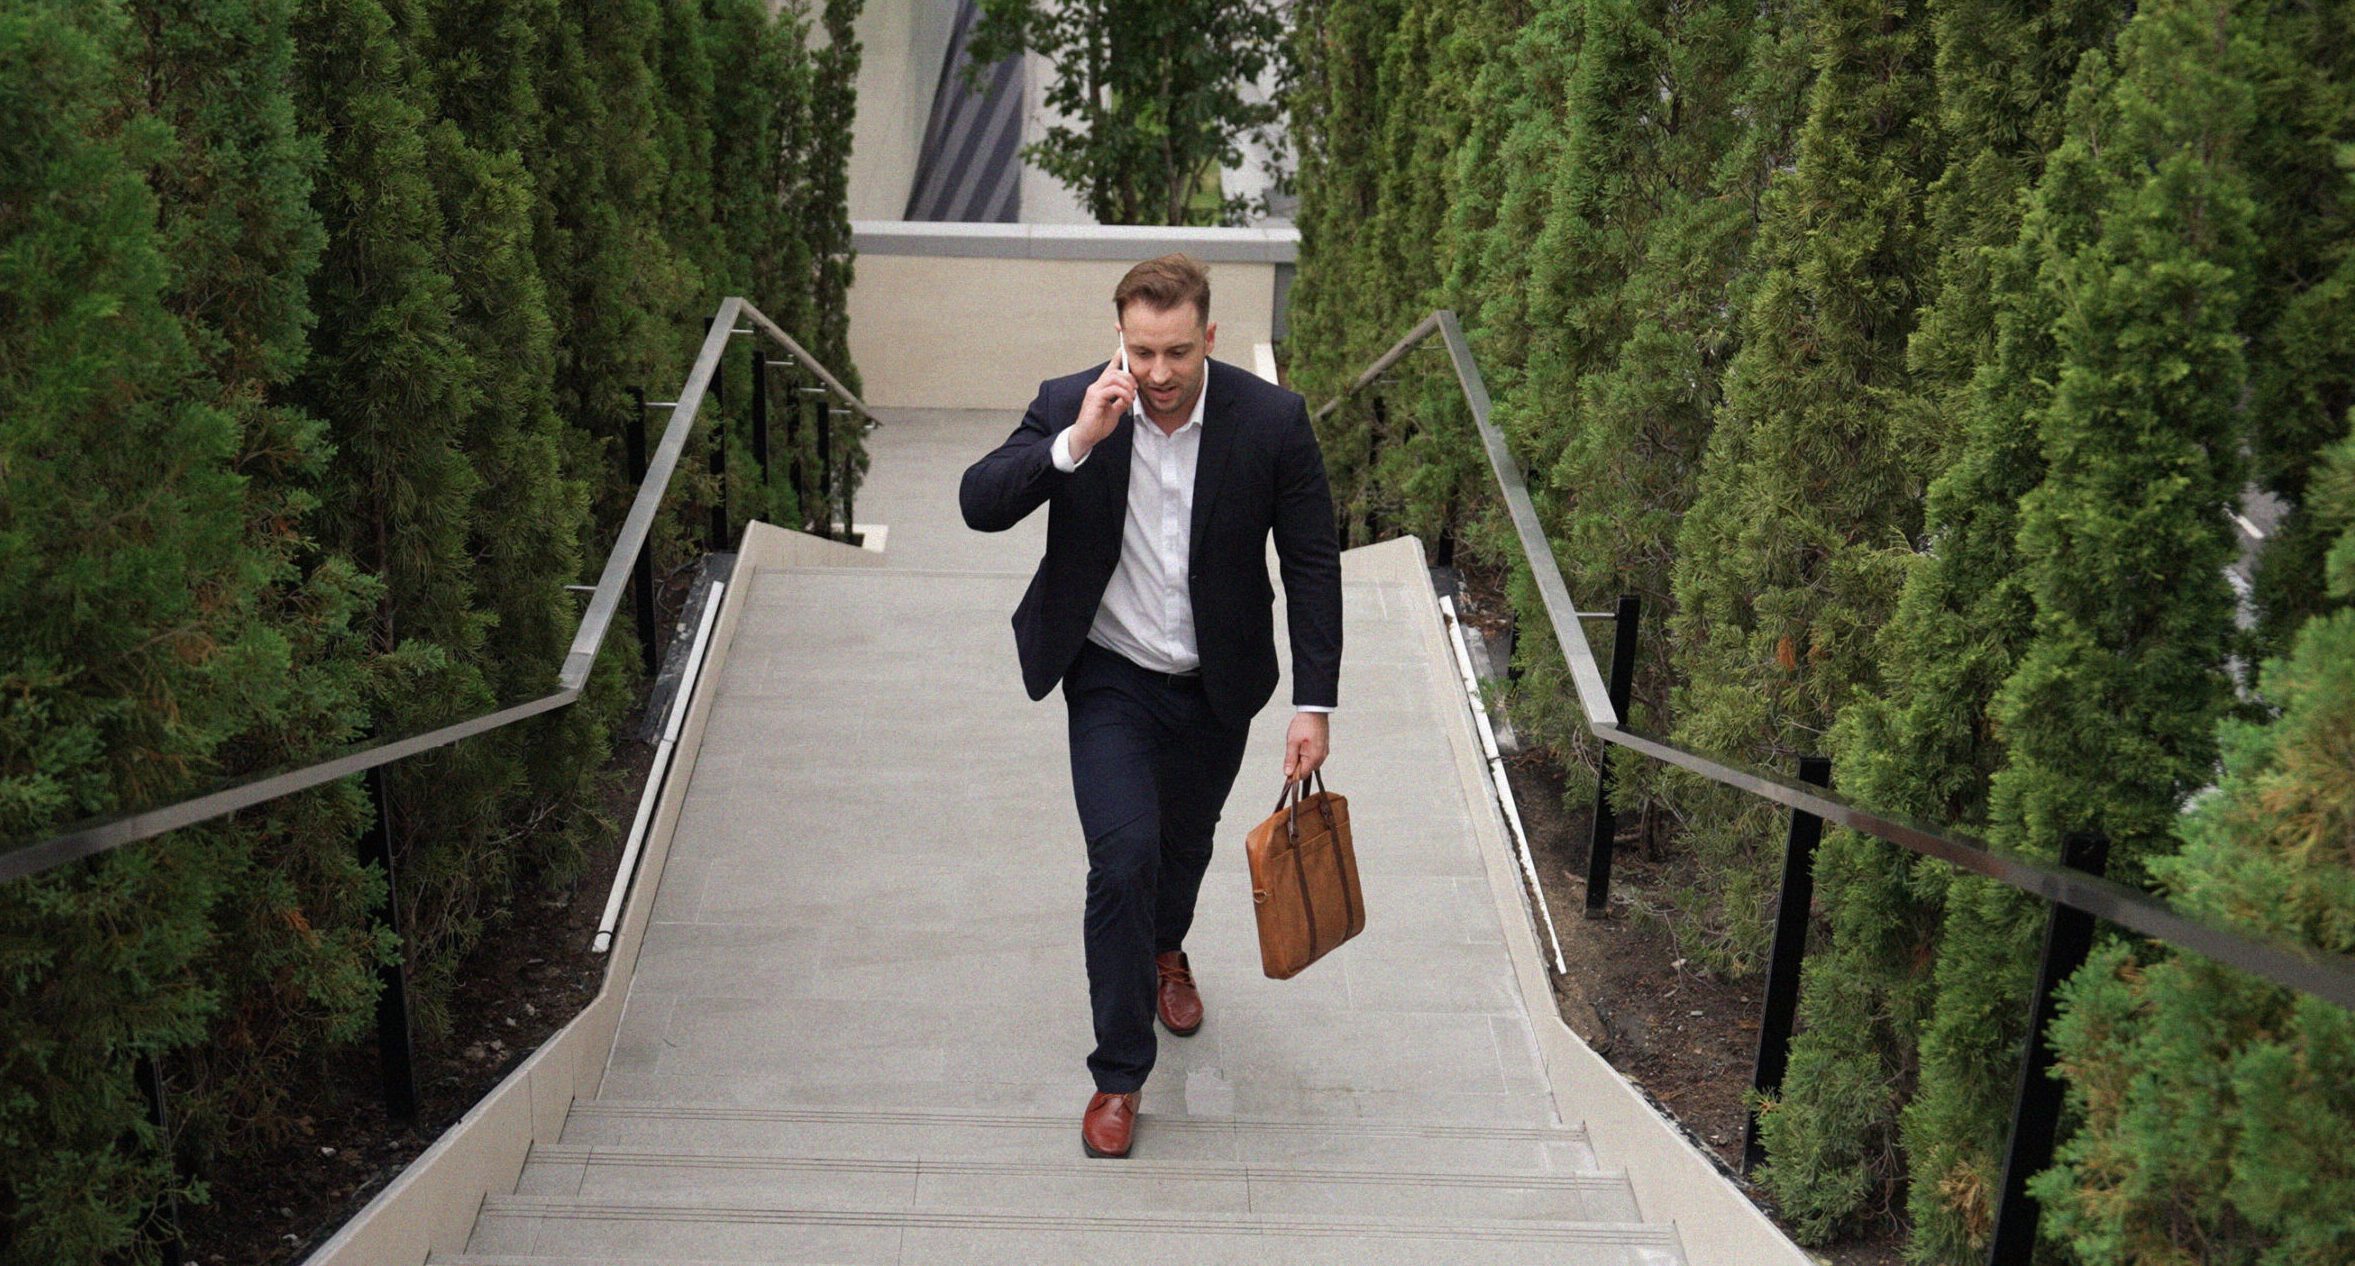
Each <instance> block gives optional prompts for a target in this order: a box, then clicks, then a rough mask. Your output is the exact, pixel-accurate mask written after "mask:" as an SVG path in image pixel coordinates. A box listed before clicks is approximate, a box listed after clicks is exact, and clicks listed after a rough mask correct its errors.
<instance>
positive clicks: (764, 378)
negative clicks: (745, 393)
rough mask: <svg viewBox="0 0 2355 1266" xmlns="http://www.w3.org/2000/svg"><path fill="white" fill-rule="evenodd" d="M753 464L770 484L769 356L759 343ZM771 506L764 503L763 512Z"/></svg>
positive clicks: (755, 362) (754, 350)
mask: <svg viewBox="0 0 2355 1266" xmlns="http://www.w3.org/2000/svg"><path fill="white" fill-rule="evenodd" d="M752 464H753V465H755V466H758V467H760V483H761V487H763V488H766V487H768V486H769V357H768V354H767V353H766V352H763V351H762V350H761V349H760V345H759V344H758V343H755V344H753V348H752ZM770 509H771V508H770V507H769V506H768V505H767V504H766V503H765V500H764V503H763V505H762V511H763V513H768V512H770Z"/></svg>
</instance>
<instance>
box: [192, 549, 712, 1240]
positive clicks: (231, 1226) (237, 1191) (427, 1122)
mask: <svg viewBox="0 0 2355 1266" xmlns="http://www.w3.org/2000/svg"><path fill="white" fill-rule="evenodd" d="M692 576H693V569H692V568H681V569H678V570H676V571H674V572H672V573H671V574H669V575H667V576H664V577H663V578H662V583H661V584H660V585H659V586H658V590H659V591H660V592H661V594H662V597H661V599H660V607H661V611H662V616H661V618H660V619H658V620H657V621H656V626H655V627H656V632H655V640H656V646H657V651H658V653H663V652H667V651H668V649H669V647H670V643H671V641H672V639H673V638H674V637H675V636H677V635H678V633H679V630H678V627H677V619H678V612H679V611H680V610H681V608H682V607H683V606H684V602H685V598H686V596H687V590H688V587H689V584H690V582H691V580H692ZM630 641H631V632H630V629H629V627H628V626H627V625H626V624H625V625H623V626H622V627H620V628H618V629H616V630H615V632H614V634H613V640H612V642H611V643H609V645H608V647H607V653H608V654H635V653H636V649H635V647H634V646H633V645H631V644H629V643H630ZM643 708H644V704H643V703H642V702H641V703H640V705H639V707H638V708H637V709H634V710H633V711H632V712H631V714H630V715H629V716H627V717H625V718H623V720H622V721H621V722H620V723H619V724H618V726H617V731H616V732H617V733H618V734H621V735H628V734H630V733H631V732H632V730H633V728H634V727H635V726H636V724H637V723H638V721H639V719H640V714H641V713H642V712H643ZM653 761H654V746H653V744H651V743H644V742H637V741H634V740H630V739H627V738H624V739H622V740H621V741H618V742H616V744H615V745H614V750H613V755H612V756H611V758H610V759H609V760H608V761H607V764H606V767H605V769H606V774H607V776H608V779H609V781H608V790H607V791H606V792H605V794H604V798H603V800H602V802H601V803H600V804H599V806H598V807H599V810H600V812H602V814H603V815H604V817H605V819H606V820H607V821H609V822H612V823H614V824H615V829H614V832H613V834H612V835H610V836H607V837H606V838H604V839H602V840H600V841H599V842H597V843H596V844H594V845H592V846H591V847H590V848H589V850H588V856H587V859H586V862H585V864H584V865H583V867H582V870H581V874H580V878H579V879H578V880H576V881H575V882H573V883H571V884H569V885H566V886H564V887H561V888H555V889H550V888H548V887H546V886H544V885H542V884H540V883H538V882H536V881H533V880H530V879H525V880H523V881H521V882H520V883H519V884H518V886H517V890H516V894H515V901H516V907H515V910H514V913H513V915H512V916H511V917H510V918H508V919H506V920H504V921H501V922H500V923H499V924H497V925H496V926H494V927H492V928H490V929H489V930H488V931H486V932H485V934H484V936H483V939H482V941H481V943H480V944H478V945H477V946H476V947H475V948H474V951H473V952H472V953H471V954H469V955H468V956H467V959H466V961H465V963H464V965H463V966H462V967H461V968H460V969H459V971H458V975H457V979H458V982H459V983H458V985H457V986H456V988H455V991H454V992H453V994H452V996H451V998H450V1004H449V1005H450V1032H449V1035H448V1036H447V1037H444V1038H440V1039H428V1038H427V1037H426V1036H425V1035H424V1034H422V1033H420V1034H418V1035H417V1037H416V1040H415V1054H416V1060H417V1096H418V1101H419V1102H418V1112H417V1117H418V1119H417V1121H416V1123H415V1124H413V1125H404V1124H401V1123H399V1122H396V1121H394V1120H392V1119H391V1118H390V1117H389V1116H387V1115H386V1113H385V1110H384V1099H383V1095H384V1091H383V1081H382V1079H381V1076H380V1075H379V1073H378V1066H377V1053H376V1043H375V1041H374V1039H373V1038H370V1039H368V1040H365V1041H362V1042H360V1043H359V1044H358V1045H356V1046H353V1047H351V1048H348V1049H345V1050H342V1051H338V1052H334V1053H332V1054H330V1055H329V1056H328V1057H327V1060H326V1062H325V1063H324V1064H323V1066H322V1067H321V1077H320V1080H319V1081H318V1082H316V1083H314V1084H313V1085H311V1086H309V1087H307V1088H305V1096H306V1100H307V1102H305V1103H304V1105H303V1106H300V1107H297V1108H294V1109H292V1110H291V1111H292V1117H293V1122H294V1125H295V1135H294V1137H293V1138H291V1139H289V1140H288V1142H287V1143H286V1145H285V1146H284V1147H282V1148H279V1149H277V1150H276V1151H274V1152H270V1153H266V1154H263V1155H258V1156H252V1157H246V1158H241V1160H240V1161H239V1162H238V1163H237V1164H236V1165H234V1166H233V1167H230V1168H229V1170H228V1171H227V1172H222V1173H217V1174H213V1175H211V1176H209V1179H208V1185H209V1186H210V1188H211V1196H212V1200H211V1203H210V1204H206V1205H189V1204H183V1205H181V1206H180V1211H179V1214H180V1234H181V1248H182V1252H181V1258H182V1260H183V1262H186V1263H198V1264H200V1266H215V1264H221V1266H228V1264H230V1263H235V1264H237V1266H245V1264H247V1263H251V1264H253V1266H278V1264H279V1263H292V1262H299V1261H301V1260H302V1259H303V1258H304V1257H306V1256H308V1255H309V1254H310V1253H311V1252H312V1251H313V1250H314V1249H316V1248H318V1247H319V1246H320V1245H321V1244H324V1243H326V1242H327V1240H328V1239H329V1238H330V1237H332V1236H333V1235H334V1234H335V1233H336V1232H337V1231H339V1230H341V1229H342V1228H343V1226H344V1224H345V1223H347V1222H349V1221H351V1219H352V1218H353V1216H355V1215H356V1214H358V1213H359V1212H360V1210H361V1209H362V1208H364V1207H366V1205H367V1203H368V1202H369V1201H370V1200H373V1199H375V1198H376V1195H377V1193H378V1192H380V1191H382V1190H384V1188H385V1186H386V1185H387V1184H389V1183H391V1182H392V1180H393V1179H395V1178H397V1177H399V1176H400V1174H401V1171H402V1170H404V1169H407V1168H408V1167H409V1165H410V1163H411V1162H413V1161H415V1160H416V1159H417V1158H418V1157H419V1156H420V1155H422V1154H424V1152H425V1149H426V1148H428V1147H430V1146H432V1145H433V1143H434V1141H435V1140H436V1139H438V1138H440V1137H441V1135H442V1134H443V1133H444V1132H446V1131H447V1130H448V1129H449V1128H450V1127H451V1126H452V1125H454V1124H456V1123H457V1121H458V1120H459V1118H461V1117H463V1116H465V1115H466V1113H467V1112H468V1111H470V1110H472V1109H473V1107H474V1106H475V1105H476V1104H478V1103H480V1102H481V1101H482V1098H483V1096H484V1095H487V1094H489V1093H490V1092H491V1090H492V1089H493V1088H494V1087H496V1086H497V1085H498V1084H499V1081H500V1079H501V1078H504V1077H505V1076H506V1075H507V1074H508V1073H509V1072H511V1071H513V1070H514V1068H515V1066H516V1065H517V1064H520V1063H522V1062H523V1060H524V1059H525V1058H527V1057H528V1056H530V1055H531V1053H532V1052H533V1051H536V1050H538V1049H539V1048H540V1046H541V1044H542V1043H544V1042H546V1041H547V1040H548V1039H549V1038H550V1037H552V1036H554V1035H555V1033H556V1031H557V1030H558V1029H561V1028H563V1027H564V1026H565V1025H566V1024H568V1023H570V1022H571V1021H572V1019H573V1017H575V1016H577V1015H579V1014H580V1013H581V1011H582V1010H583V1009H584V1008H586V1007H587V1006H588V1005H589V1003H590V1002H591V1001H592V1000H593V999H595V998H596V996H597V990H598V987H599V986H600V985H601V984H602V983H603V982H604V979H605V970H606V965H607V957H606V955H603V954H598V953H595V952H593V951H592V950H591V949H590V944H591V941H592V940H593V939H594V937H595V936H596V932H597V922H598V920H599V919H600V918H602V917H603V916H604V913H605V899H606V896H607V894H608V893H609V892H610V891H611V889H612V884H613V876H614V872H615V870H616V868H617V867H618V866H619V865H620V860H621V846H622V840H621V834H622V832H623V831H625V830H626V829H627V828H628V826H629V823H630V819H631V817H632V816H633V815H634V814H635V813H636V811H637V807H638V797H639V796H640V795H641V794H642V793H643V792H644V790H645V787H646V774H647V771H648V770H649V769H650V768H651V767H652V765H653Z"/></svg>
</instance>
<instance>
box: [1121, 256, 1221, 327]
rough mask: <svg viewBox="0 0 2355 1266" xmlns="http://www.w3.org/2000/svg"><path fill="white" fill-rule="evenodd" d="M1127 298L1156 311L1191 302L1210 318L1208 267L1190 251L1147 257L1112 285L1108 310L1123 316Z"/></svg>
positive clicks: (1198, 310) (1205, 318) (1204, 316)
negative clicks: (1154, 257)
mask: <svg viewBox="0 0 2355 1266" xmlns="http://www.w3.org/2000/svg"><path fill="white" fill-rule="evenodd" d="M1131 299H1141V300H1143V301H1144V303H1145V306H1146V307H1149V308H1151V309H1153V310H1154V311H1156V312H1166V311H1168V310H1169V309H1171V308H1174V307H1176V306H1178V305H1179V304H1181V303H1191V304H1193V305H1194V310H1195V311H1196V312H1199V313H1201V314H1202V320H1203V321H1204V322H1205V323H1207V322H1208V321H1209V320H1210V270H1209V269H1207V268H1204V267H1203V266H1202V261H1201V260H1198V259H1196V258H1194V257H1193V256H1191V255H1183V254H1180V255H1164V256H1162V257H1161V258H1159V259H1148V260H1146V261H1145V262H1144V263H1142V264H1139V265H1137V266H1136V267H1134V268H1131V269H1129V270H1128V275H1127V276H1125V277H1122V278H1121V279H1120V284H1119V285H1117V286H1114V287H1113V288H1112V314H1113V315H1114V316H1125V315H1127V314H1128V304H1129V300H1131Z"/></svg>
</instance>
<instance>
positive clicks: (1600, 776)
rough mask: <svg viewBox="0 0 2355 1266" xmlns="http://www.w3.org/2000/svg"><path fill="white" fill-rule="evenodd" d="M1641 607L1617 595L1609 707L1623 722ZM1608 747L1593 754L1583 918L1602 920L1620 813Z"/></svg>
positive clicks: (1629, 597) (1608, 898)
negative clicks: (1613, 801) (1613, 791)
mask: <svg viewBox="0 0 2355 1266" xmlns="http://www.w3.org/2000/svg"><path fill="white" fill-rule="evenodd" d="M1642 615H1643V603H1642V601H1641V600H1639V599H1638V598H1637V597H1636V596H1635V595H1634V594H1632V593H1623V594H1621V595H1619V610H1618V613H1617V614H1616V616H1615V617H1614V618H1613V620H1612V623H1611V685H1610V695H1611V706H1612V707H1613V708H1615V709H1617V710H1618V712H1619V716H1620V718H1621V719H1622V720H1625V719H1626V717H1627V697H1628V695H1629V694H1631V693H1633V692H1634V690H1635V637H1636V626H1637V624H1638V623H1639V622H1640V620H1641V618H1642ZM1616 781H1617V780H1615V779H1614V778H1613V777H1612V776H1611V745H1610V744H1608V743H1605V744H1602V745H1600V746H1599V747H1598V748H1597V750H1596V752H1595V811H1594V816H1593V821H1592V827H1591V829H1590V830H1589V831H1588V833H1587V837H1586V917H1588V918H1590V919H1599V918H1602V917H1603V916H1604V915H1605V914H1608V913H1609V912H1610V909H1611V849H1612V846H1613V845H1614V844H1616V843H1617V841H1618V839H1619V813H1618V811H1617V810H1615V809H1613V808H1612V807H1611V788H1612V787H1613V786H1614V785H1615V784H1616Z"/></svg>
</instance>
